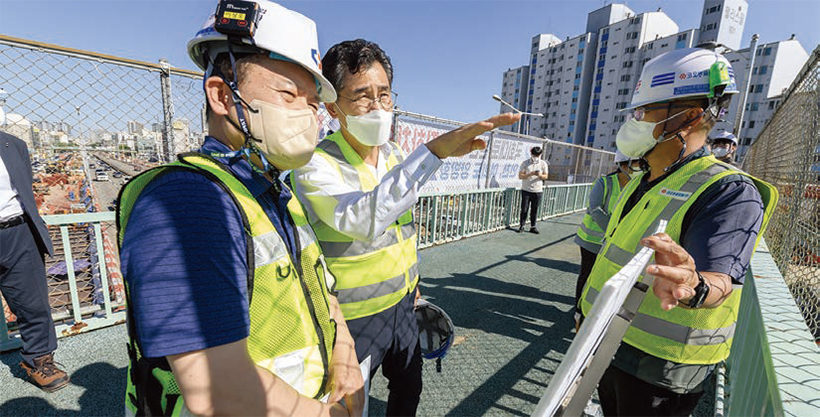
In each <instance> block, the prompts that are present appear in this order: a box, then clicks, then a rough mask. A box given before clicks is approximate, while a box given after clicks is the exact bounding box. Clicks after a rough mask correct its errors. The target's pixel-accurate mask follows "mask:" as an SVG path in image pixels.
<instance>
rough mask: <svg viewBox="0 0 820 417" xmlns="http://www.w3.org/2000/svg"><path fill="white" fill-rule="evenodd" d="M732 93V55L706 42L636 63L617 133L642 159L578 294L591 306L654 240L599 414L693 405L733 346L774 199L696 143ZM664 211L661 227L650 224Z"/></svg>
mask: <svg viewBox="0 0 820 417" xmlns="http://www.w3.org/2000/svg"><path fill="white" fill-rule="evenodd" d="M736 93H737V87H736V85H735V80H734V74H733V73H732V69H731V66H730V64H729V62H728V61H727V60H726V58H724V57H723V56H720V55H718V54H716V53H715V52H714V51H711V50H706V49H699V48H689V49H679V50H676V51H672V52H667V53H665V54H662V55H659V56H658V57H656V58H654V59H652V60H650V61H648V62H647V63H646V64H645V65H644V68H643V70H642V72H641V76H640V78H639V80H638V83H637V85H636V87H635V92H634V94H633V96H632V102H631V105H630V107H629V109H628V110H629V111H630V112H631V115H630V117H629V120H628V121H627V122H626V123H625V124H624V125H623V126H621V128H620V130H619V131H618V135H617V137H616V142H617V145H618V149H619V150H620V151H621V152H623V153H624V154H625V155H626V156H628V157H632V158H642V159H643V161H645V163H646V166H647V168H648V170H647V171H646V172H644V173H642V174H641V175H640V176H639V177H638V178H636V179H634V180H632V181H630V182H629V184H627V185H626V187H625V188H624V189H623V191H621V197H620V199H619V201H618V203H617V204H616V206H615V208H614V210H613V212H612V217H611V218H610V221H609V224H608V225H607V229H606V231H605V233H604V239H605V240H604V244H603V247H602V248H601V251H600V252H599V254H598V256H597V258H596V261H595V264H594V265H593V267H592V271H591V272H590V275H589V279H588V281H587V285H586V287H585V289H584V292H583V294H582V300H581V308H582V312H583V314H585V315H586V314H589V311H590V308H591V306H592V303H594V301H595V297H596V296H597V294H598V291H600V289H601V288H602V286H603V284H604V283H605V282H606V281H607V280H608V279H609V278H610V277H612V276H613V275H615V273H617V271H619V270H620V269H621V268H622V267H623V266H624V265H626V263H627V262H628V261H629V260H630V259H631V258H632V257H633V255H634V254H635V253H637V252H638V251H639V250H640V248H641V247H642V246H648V247H650V248H652V249H654V250H655V251H656V252H655V263H654V264H650V265H649V266H647V268H646V270H645V271H644V272H643V274H642V275H641V278H640V280H641V281H642V284H644V285H636V286H635V287H634V288H633V289H632V291H633V292H638V294H635V295H636V296H642V293H644V292H645V298H644V299H643V302H642V303H641V305H640V307H639V308H638V309H637V311H631V312H630V313H632V314H634V318H633V320H632V325H631V326H630V328H629V329H628V330H627V332H626V335H625V336H624V339H623V343H622V344H621V345H620V348H619V349H618V352H617V353H616V355H615V357H614V358H613V360H612V363H611V365H610V367H609V368H608V369H607V371H606V372H605V373H604V376H603V377H602V379H601V381H600V384H599V386H598V394H599V397H600V399H601V406H602V408H603V411H604V414H606V415H689V414H690V413H691V412H692V410H693V409H694V407H695V406H696V405H697V403H698V401H699V399H700V396H701V395H702V394H703V388H704V385H705V382H706V381H707V380H708V379H709V378H710V377H711V376H712V374H713V371H714V369H715V367H716V365H717V364H718V363H719V362H721V361H723V360H725V359H726V358H727V357H728V356H729V349H730V347H731V344H732V338H733V336H734V331H735V325H736V322H737V312H738V307H739V302H740V294H741V291H742V288H743V278H744V274H745V273H746V269H747V268H748V266H749V260H750V258H751V256H752V253H753V252H754V248H755V246H756V244H757V242H758V240H759V237H760V235H761V234H762V233H763V230H764V229H765V227H766V224H767V223H768V220H769V218H770V215H771V213H772V211H773V209H774V207H775V206H776V202H777V191H776V190H775V188H774V187H772V186H771V185H769V184H767V183H765V182H763V181H760V180H758V179H756V178H753V177H751V176H749V175H748V174H745V173H743V172H741V171H739V170H737V169H735V168H733V167H732V166H731V165H728V164H725V163H722V162H720V161H718V160H717V159H715V158H714V156H711V155H709V154H708V153H707V152H706V151H705V150H704V149H703V146H704V144H705V142H706V138H707V136H708V134H709V131H710V130H711V129H712V127H713V126H714V124H715V123H716V122H717V120H718V119H720V117H722V116H723V114H724V113H725V110H726V108H727V107H728V105H729V101H730V98H731V96H732V95H733V94H736ZM661 220H667V221H668V224H667V226H666V233H661V234H658V235H652V233H653V232H654V231H655V230H656V228H657V225H658V224H659V222H660V221H661ZM653 280H654V282H653ZM647 285H651V287H652V290H651V291H650V290H648V289H647Z"/></svg>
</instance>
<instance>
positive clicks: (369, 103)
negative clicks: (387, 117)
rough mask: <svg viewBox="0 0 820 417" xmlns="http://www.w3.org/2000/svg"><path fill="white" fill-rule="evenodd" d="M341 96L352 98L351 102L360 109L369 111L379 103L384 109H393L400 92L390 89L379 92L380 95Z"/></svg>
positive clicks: (364, 111) (365, 111)
mask: <svg viewBox="0 0 820 417" xmlns="http://www.w3.org/2000/svg"><path fill="white" fill-rule="evenodd" d="M339 97H342V98H344V99H347V100H350V102H351V103H353V105H354V106H355V107H356V108H357V109H358V110H359V111H361V112H363V113H367V112H368V111H370V109H371V108H372V107H373V105H374V104H377V103H378V104H379V107H381V108H382V109H384V110H391V109H392V108H393V106H395V105H396V98H397V97H398V94H397V93H396V92H395V91H389V92H384V93H381V94H379V96H378V97H369V96H367V95H366V94H365V95H361V96H359V97H357V98H354V97H345V96H343V95H339Z"/></svg>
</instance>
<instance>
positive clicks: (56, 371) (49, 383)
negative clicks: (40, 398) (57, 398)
mask: <svg viewBox="0 0 820 417" xmlns="http://www.w3.org/2000/svg"><path fill="white" fill-rule="evenodd" d="M57 365H58V364H57V362H54V353H53V352H52V353H49V354H48V355H43V356H40V357H39V358H35V359H34V367H33V368H32V367H31V366H29V364H27V363H26V362H25V361H22V362H20V367H22V368H23V370H25V371H26V375H28V378H29V380H31V383H33V384H34V385H36V386H37V387H39V388H40V389H42V390H43V391H45V392H54V391H57V390H58V389H60V388H64V387H65V386H66V385H68V381H69V380H70V379H71V378H69V376H68V374H67V373H66V372H65V371H63V370H62V369H60V368H58V367H57Z"/></svg>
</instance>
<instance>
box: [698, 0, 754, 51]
mask: <svg viewBox="0 0 820 417" xmlns="http://www.w3.org/2000/svg"><path fill="white" fill-rule="evenodd" d="M748 9H749V5H748V4H747V3H746V0H704V2H703V14H702V15H701V18H700V38H699V40H698V44H701V43H705V42H715V43H717V44H720V45H723V46H727V47H729V48H732V49H739V48H740V42H741V41H742V39H741V37H742V35H743V26H744V25H745V24H746V11H747V10H748Z"/></svg>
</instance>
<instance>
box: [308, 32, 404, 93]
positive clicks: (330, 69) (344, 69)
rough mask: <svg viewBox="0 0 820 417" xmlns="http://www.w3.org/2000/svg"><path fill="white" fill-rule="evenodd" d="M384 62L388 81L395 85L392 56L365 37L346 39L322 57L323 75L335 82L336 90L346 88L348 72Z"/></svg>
mask: <svg viewBox="0 0 820 417" xmlns="http://www.w3.org/2000/svg"><path fill="white" fill-rule="evenodd" d="M376 62H378V63H380V64H382V67H384V72H386V73H387V81H388V82H389V83H390V86H391V87H392V86H393V64H392V63H391V62H390V57H389V56H387V54H386V53H385V52H384V51H383V50H382V48H380V47H379V45H378V44H376V43H375V42H370V41H366V40H364V39H355V40H352V41H344V42H340V43H337V44H336V45H333V46H331V47H330V49H328V51H327V53H326V54H325V56H324V58H322V75H324V76H325V78H327V79H328V81H330V83H331V84H333V88H335V89H336V91H339V90H341V89H342V88H344V78H345V76H346V75H347V74H355V73H357V72H359V71H367V70H368V69H370V67H372V66H373V64H374V63H376Z"/></svg>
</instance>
